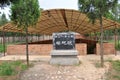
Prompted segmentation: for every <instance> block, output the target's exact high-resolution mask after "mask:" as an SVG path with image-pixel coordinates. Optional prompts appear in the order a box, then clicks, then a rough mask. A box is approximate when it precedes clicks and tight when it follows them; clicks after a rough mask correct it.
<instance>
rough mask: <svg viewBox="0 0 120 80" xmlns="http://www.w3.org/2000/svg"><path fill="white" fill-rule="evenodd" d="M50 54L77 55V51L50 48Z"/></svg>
mask: <svg viewBox="0 0 120 80" xmlns="http://www.w3.org/2000/svg"><path fill="white" fill-rule="evenodd" d="M50 54H51V56H60V55H64V56H65V55H69V56H70V55H71V56H72V55H73V56H74V55H76V56H77V55H78V51H77V50H52V51H51V53H50Z"/></svg>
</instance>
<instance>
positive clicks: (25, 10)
mask: <svg viewBox="0 0 120 80" xmlns="http://www.w3.org/2000/svg"><path fill="white" fill-rule="evenodd" d="M11 14H12V15H11V20H12V21H13V22H14V23H15V24H17V25H18V26H19V27H22V28H24V29H25V28H27V27H29V26H33V25H35V24H36V22H37V21H38V19H39V16H40V9H39V4H38V0H19V1H18V2H17V3H15V4H13V5H12V7H11Z"/></svg>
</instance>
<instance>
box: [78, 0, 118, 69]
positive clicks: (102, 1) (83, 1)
mask: <svg viewBox="0 0 120 80" xmlns="http://www.w3.org/2000/svg"><path fill="white" fill-rule="evenodd" d="M117 3H118V0H78V7H79V10H80V11H81V12H83V13H86V14H87V16H88V18H89V19H90V21H91V22H92V23H93V24H94V23H95V21H96V19H98V20H99V23H100V31H101V36H100V38H101V40H100V55H101V66H102V67H103V65H104V59H103V54H104V51H103V21H102V16H103V15H104V14H105V13H107V12H109V10H112V9H114V7H115V5H116V4H117Z"/></svg>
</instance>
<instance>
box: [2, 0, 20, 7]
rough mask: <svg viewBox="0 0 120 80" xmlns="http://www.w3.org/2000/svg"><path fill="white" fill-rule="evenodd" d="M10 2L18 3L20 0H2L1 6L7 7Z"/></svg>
mask: <svg viewBox="0 0 120 80" xmlns="http://www.w3.org/2000/svg"><path fill="white" fill-rule="evenodd" d="M10 2H12V3H16V2H18V0H0V5H1V6H0V7H1V8H4V7H6V6H8V5H10Z"/></svg>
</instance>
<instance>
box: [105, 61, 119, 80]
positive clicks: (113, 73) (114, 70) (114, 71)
mask: <svg viewBox="0 0 120 80" xmlns="http://www.w3.org/2000/svg"><path fill="white" fill-rule="evenodd" d="M111 64H112V66H111V69H110V70H109V71H108V73H107V74H106V80H120V61H119V60H116V61H111Z"/></svg>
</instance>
